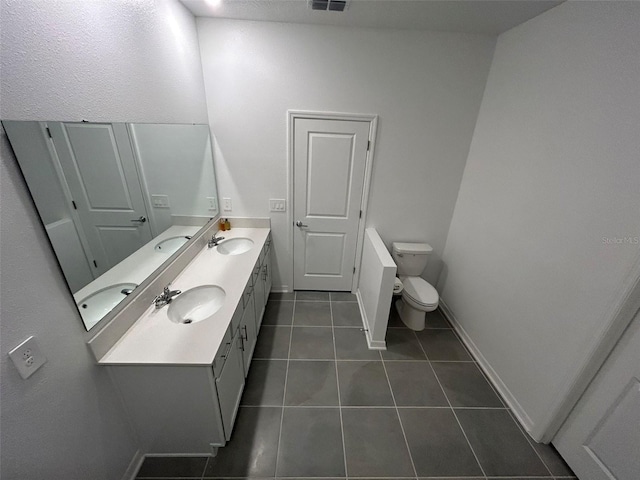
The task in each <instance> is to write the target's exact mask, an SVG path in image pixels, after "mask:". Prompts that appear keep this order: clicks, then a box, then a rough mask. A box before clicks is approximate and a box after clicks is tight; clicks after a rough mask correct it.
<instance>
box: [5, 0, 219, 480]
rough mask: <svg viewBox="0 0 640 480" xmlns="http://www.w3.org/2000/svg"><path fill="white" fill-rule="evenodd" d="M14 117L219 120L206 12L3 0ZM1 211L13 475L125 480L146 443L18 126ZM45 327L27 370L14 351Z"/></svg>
mask: <svg viewBox="0 0 640 480" xmlns="http://www.w3.org/2000/svg"><path fill="white" fill-rule="evenodd" d="M0 8H1V10H0V22H1V27H2V34H1V35H2V36H1V40H2V47H1V48H2V50H1V58H2V60H1V61H2V71H1V73H0V95H1V102H2V103H1V104H0V118H5V119H6V118H11V119H19V120H51V119H55V120H63V119H64V120H79V119H83V118H84V119H88V120H92V121H107V120H111V121H137V122H175V123H187V122H197V123H205V122H206V120H207V115H206V108H205V98H204V86H203V81H202V72H201V67H200V61H199V54H198V47H197V35H196V30H195V20H194V19H193V17H192V16H191V14H190V13H189V12H187V11H186V9H184V7H182V5H180V4H179V3H177V2H173V1H162V0H158V1H154V0H130V1H129V0H127V1H125V0H114V1H84V0H77V1H76V0H66V1H55V0H47V1H44V0H43V1H37V2H36V1H31V0H16V1H11V0H2V2H1V3H0ZM0 156H1V160H2V167H1V168H2V170H1V173H0V181H1V185H0V186H1V190H0V194H1V200H0V205H1V210H0V214H1V220H0V222H1V223H0V261H1V264H0V275H1V277H0V285H1V297H0V311H1V313H0V315H1V317H0V328H1V330H0V334H1V336H0V350H1V353H2V354H1V355H0V379H1V380H0V382H1V385H0V386H1V388H0V390H1V412H0V414H1V417H0V421H1V423H2V431H1V444H0V451H1V466H0V468H1V470H0V477H2V479H3V480H5V479H6V480H14V479H20V480H29V479H34V480H41V479H44V478H46V479H50V480H55V479H64V480H86V479H92V480H115V479H120V478H121V477H122V474H123V473H124V471H125V469H126V468H127V466H128V464H129V462H130V461H131V459H132V458H133V456H134V454H135V452H136V449H137V442H136V440H135V438H134V436H133V433H132V430H131V428H130V426H129V425H128V423H127V422H126V420H125V416H124V412H123V409H122V407H121V404H120V402H119V400H118V398H117V397H116V395H115V391H114V389H113V386H112V384H111V382H110V381H109V379H108V377H107V375H106V372H105V371H104V370H103V369H102V368H99V367H97V366H96V365H95V361H94V360H93V359H92V357H91V355H90V354H89V351H88V349H87V346H86V344H85V341H86V334H85V332H84V328H83V327H82V323H81V321H80V318H79V316H78V313H77V311H76V309H75V307H74V305H73V301H72V298H71V296H70V295H69V293H68V291H67V288H66V286H65V284H64V280H63V277H62V274H61V273H60V271H59V268H58V266H57V263H56V260H55V258H54V257H53V254H52V252H51V248H50V246H49V243H48V241H47V239H46V236H45V233H44V229H43V228H42V226H41V224H40V223H39V220H38V219H37V216H36V212H35V209H34V207H33V205H32V202H31V199H30V198H29V194H28V193H27V188H26V185H25V184H24V182H23V180H22V177H21V176H20V173H19V171H18V168H17V164H16V161H15V158H14V157H13V153H12V152H11V150H10V147H9V146H8V142H7V139H6V136H5V134H4V132H2V133H0ZM29 335H35V336H36V338H37V339H38V342H39V344H40V347H41V348H42V351H43V353H44V354H45V355H46V356H47V357H48V359H49V362H48V363H47V364H46V365H44V367H42V369H41V370H39V371H38V372H36V373H35V374H34V375H33V376H32V377H31V378H29V379H28V380H22V379H21V378H20V376H19V375H18V373H17V371H16V370H15V368H14V367H13V365H12V364H11V363H10V360H9V358H8V356H7V352H8V351H9V350H10V349H11V348H13V347H14V346H16V345H17V344H19V343H20V342H22V341H23V340H24V339H26V338H27V337H28V336H29Z"/></svg>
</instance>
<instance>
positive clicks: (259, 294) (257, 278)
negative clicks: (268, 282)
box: [253, 260, 264, 330]
mask: <svg viewBox="0 0 640 480" xmlns="http://www.w3.org/2000/svg"><path fill="white" fill-rule="evenodd" d="M253 272H254V275H253V294H254V297H255V298H254V300H255V302H254V303H255V311H256V326H257V327H258V330H259V329H260V325H261V324H262V315H263V314H264V282H263V281H262V264H261V263H260V260H258V261H257V262H256V266H255V267H254V270H253Z"/></svg>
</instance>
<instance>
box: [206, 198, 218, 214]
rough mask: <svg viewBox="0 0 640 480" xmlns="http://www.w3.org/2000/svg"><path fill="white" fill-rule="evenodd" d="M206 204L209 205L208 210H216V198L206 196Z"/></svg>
mask: <svg viewBox="0 0 640 480" xmlns="http://www.w3.org/2000/svg"><path fill="white" fill-rule="evenodd" d="M207 205H209V210H211V211H214V210H215V211H218V199H217V198H216V197H207Z"/></svg>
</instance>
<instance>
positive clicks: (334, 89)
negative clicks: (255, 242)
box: [198, 18, 495, 288]
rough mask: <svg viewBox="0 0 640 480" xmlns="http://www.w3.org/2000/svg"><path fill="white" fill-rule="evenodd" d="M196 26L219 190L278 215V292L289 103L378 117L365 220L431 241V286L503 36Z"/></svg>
mask: <svg viewBox="0 0 640 480" xmlns="http://www.w3.org/2000/svg"><path fill="white" fill-rule="evenodd" d="M198 34H199V37H200V49H201V52H202V65H203V71H204V77H205V84H206V92H207V106H208V108H209V123H210V125H211V130H212V133H213V135H214V137H215V141H216V148H217V149H216V151H215V153H214V161H215V164H216V173H217V175H218V187H219V192H220V197H231V198H232V200H233V212H232V214H233V215H239V216H244V215H262V216H267V215H271V216H272V227H273V235H274V246H275V256H274V258H275V260H276V269H277V270H276V272H275V273H276V275H275V276H276V278H274V288H279V287H281V286H285V285H286V286H288V287H289V288H291V286H292V278H291V277H292V251H291V246H290V239H291V228H292V225H290V224H289V222H288V215H287V214H278V213H274V214H270V213H269V198H287V189H288V172H289V170H288V164H287V149H288V145H287V110H288V109H294V110H319V111H333V112H349V113H367V114H378V115H379V116H380V118H379V123H378V137H377V144H376V151H375V159H374V166H373V178H372V186H371V194H370V203H369V206H370V210H369V214H368V217H367V226H372V227H375V228H376V230H377V231H378V233H379V234H380V236H381V237H382V238H383V239H384V241H385V242H387V244H390V242H392V241H396V240H405V241H427V242H429V243H430V244H431V245H432V246H433V248H434V255H433V259H432V261H430V266H429V270H428V271H427V274H426V276H427V278H428V279H429V280H430V281H431V282H433V283H435V280H436V279H437V276H438V272H439V261H438V260H439V257H440V255H441V254H442V251H443V249H444V243H445V240H446V236H447V231H448V229H449V223H450V221H451V216H452V214H453V208H454V204H455V200H456V196H457V192H458V187H459V185H460V179H461V178H462V172H463V169H464V164H465V161H466V158H467V153H468V151H469V144H470V142H471V137H472V135H473V128H474V125H475V121H476V116H477V113H478V109H479V108H480V102H481V100H482V92H483V91H484V86H485V82H486V77H487V74H488V71H489V65H490V63H491V56H492V53H493V48H494V45H495V38H494V37H489V36H483V35H465V34H453V33H451V34H449V33H434V32H419V31H406V30H405V31H399V30H382V29H378V30H375V29H362V28H350V29H348V28H340V27H329V26H319V25H294V24H279V23H270V22H263V23H260V22H243V21H236V20H219V19H205V18H199V19H198ZM328 194H330V192H328ZM288 200H289V205H288V207H289V208H291V201H292V199H288ZM222 214H223V215H224V212H222Z"/></svg>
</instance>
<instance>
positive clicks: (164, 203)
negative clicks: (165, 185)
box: [151, 195, 169, 208]
mask: <svg viewBox="0 0 640 480" xmlns="http://www.w3.org/2000/svg"><path fill="white" fill-rule="evenodd" d="M151 204H152V205H153V206H154V207H156V208H169V195H151Z"/></svg>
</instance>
